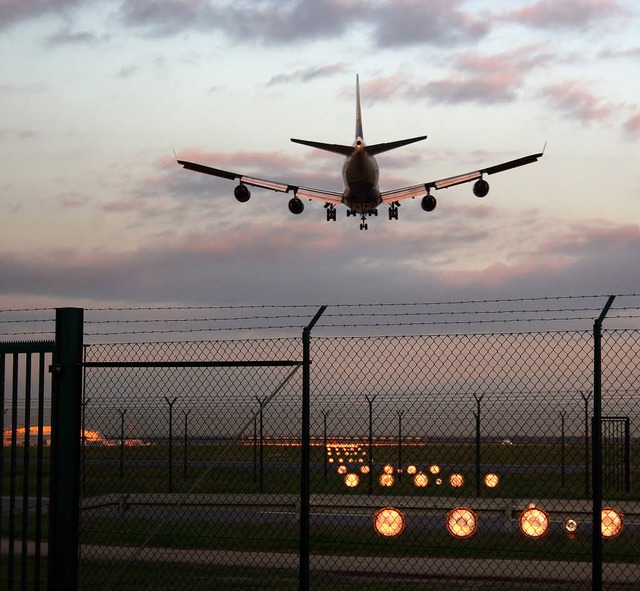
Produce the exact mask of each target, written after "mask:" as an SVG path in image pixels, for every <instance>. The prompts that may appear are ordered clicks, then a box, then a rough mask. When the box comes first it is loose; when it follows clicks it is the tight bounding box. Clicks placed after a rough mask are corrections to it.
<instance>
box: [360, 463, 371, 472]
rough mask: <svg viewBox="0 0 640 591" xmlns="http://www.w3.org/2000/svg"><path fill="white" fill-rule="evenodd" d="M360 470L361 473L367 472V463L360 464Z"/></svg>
mask: <svg viewBox="0 0 640 591" xmlns="http://www.w3.org/2000/svg"><path fill="white" fill-rule="evenodd" d="M360 472H362V473H363V474H369V465H368V464H365V465H364V466H360Z"/></svg>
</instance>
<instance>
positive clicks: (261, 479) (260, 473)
mask: <svg viewBox="0 0 640 591" xmlns="http://www.w3.org/2000/svg"><path fill="white" fill-rule="evenodd" d="M257 400H258V406H259V410H258V416H259V418H260V420H259V424H260V443H259V455H260V464H259V469H258V490H259V491H260V493H263V492H264V439H263V433H264V431H263V422H262V409H263V406H264V401H265V400H266V398H262V399H261V398H257Z"/></svg>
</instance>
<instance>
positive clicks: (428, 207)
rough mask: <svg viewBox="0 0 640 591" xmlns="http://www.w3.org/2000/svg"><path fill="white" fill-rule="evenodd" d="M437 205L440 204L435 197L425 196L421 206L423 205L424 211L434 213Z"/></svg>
mask: <svg viewBox="0 0 640 591" xmlns="http://www.w3.org/2000/svg"><path fill="white" fill-rule="evenodd" d="M437 204H438V202H437V201H436V198H435V197H434V196H433V195H425V196H424V197H423V198H422V202H421V204H420V205H422V209H424V210H425V211H433V210H434V209H435V208H436V205H437Z"/></svg>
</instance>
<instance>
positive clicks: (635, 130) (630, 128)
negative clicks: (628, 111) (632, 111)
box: [624, 112, 640, 138]
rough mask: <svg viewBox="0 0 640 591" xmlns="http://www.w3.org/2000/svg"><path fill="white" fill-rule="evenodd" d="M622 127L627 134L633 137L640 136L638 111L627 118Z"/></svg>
mask: <svg viewBox="0 0 640 591" xmlns="http://www.w3.org/2000/svg"><path fill="white" fill-rule="evenodd" d="M624 129H625V131H626V132H627V134H628V135H630V136H632V137H634V138H637V137H640V112H639V113H637V114H636V115H633V116H632V117H630V118H629V119H627V121H626V122H625V124H624Z"/></svg>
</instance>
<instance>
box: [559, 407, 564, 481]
mask: <svg viewBox="0 0 640 591" xmlns="http://www.w3.org/2000/svg"><path fill="white" fill-rule="evenodd" d="M564 418H565V411H561V412H560V456H561V466H562V479H561V482H562V488H564V485H565V436H564Z"/></svg>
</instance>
